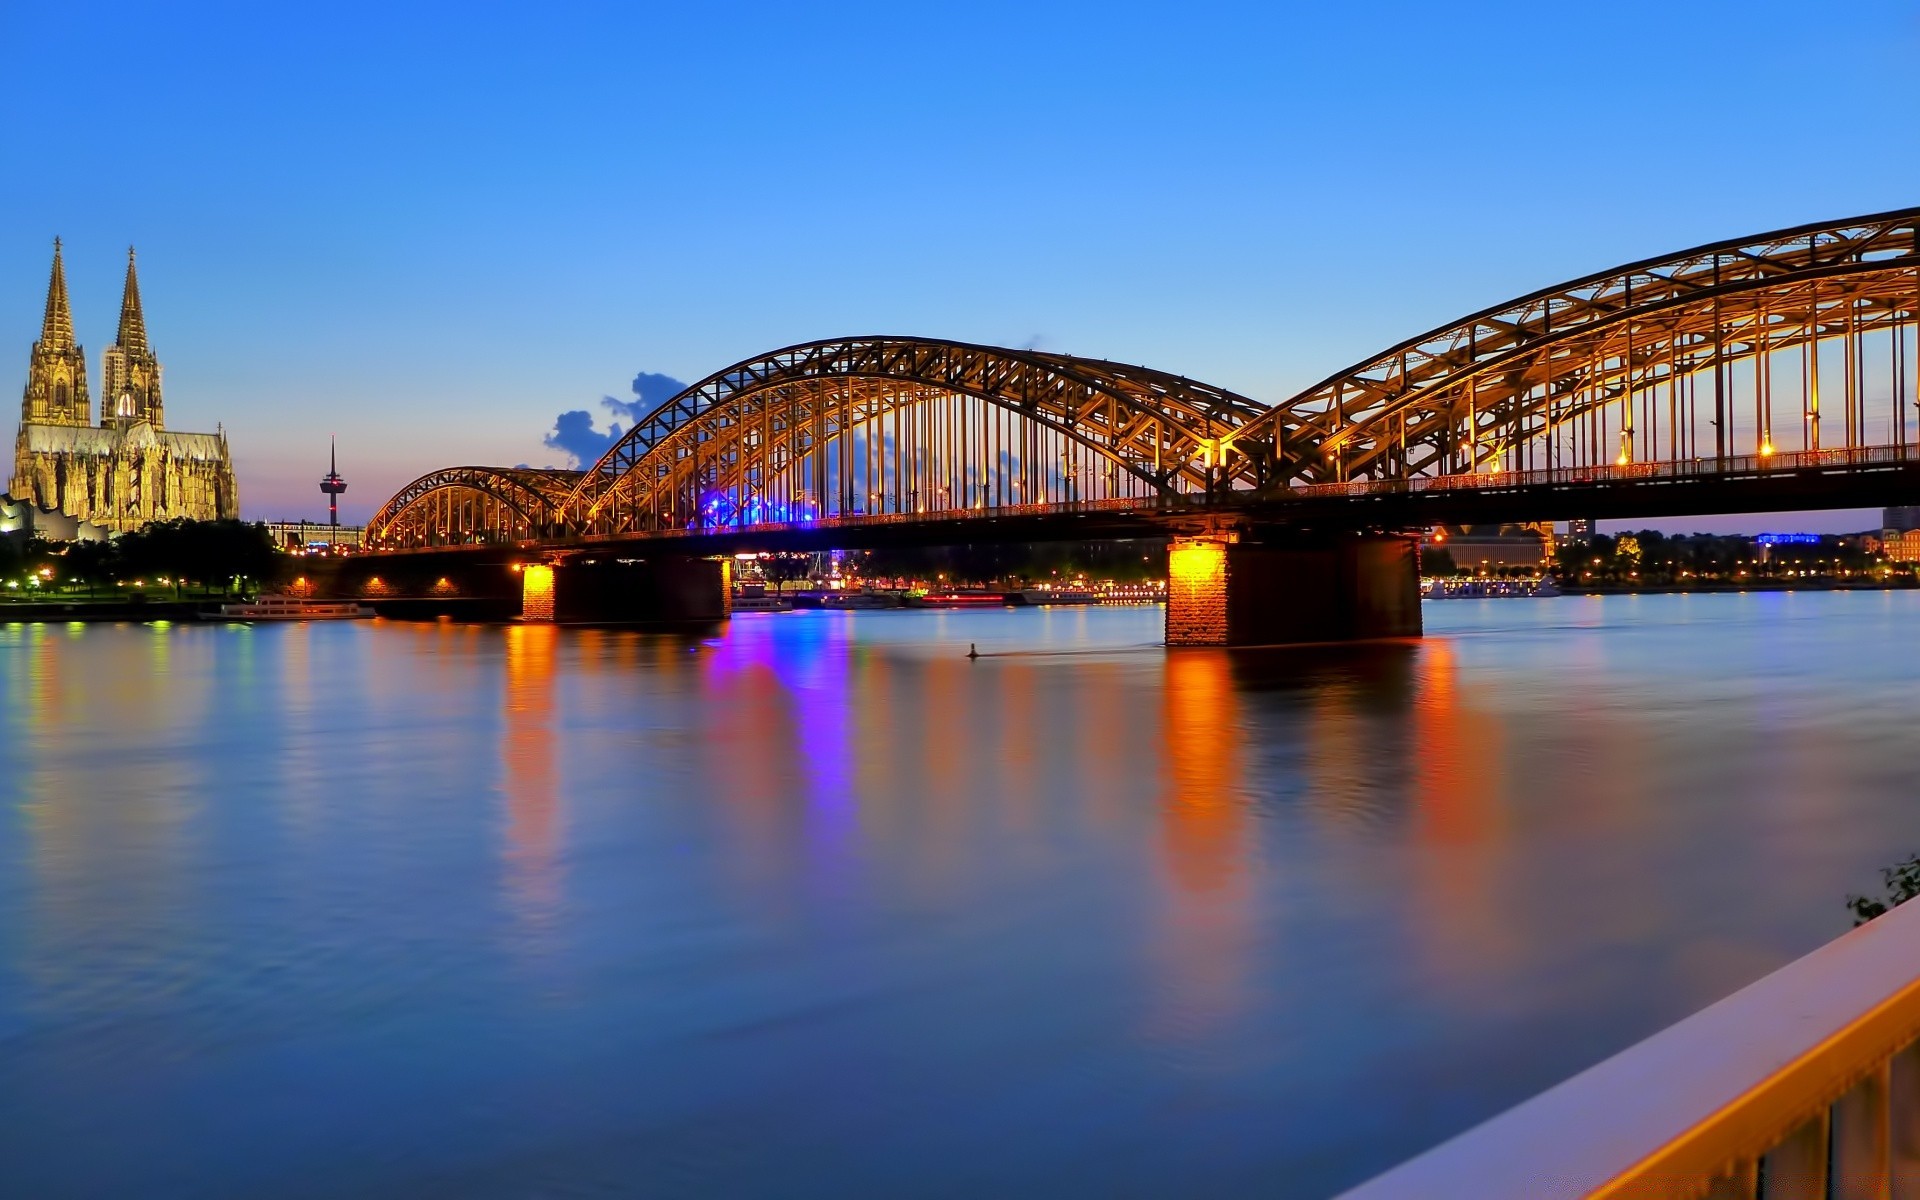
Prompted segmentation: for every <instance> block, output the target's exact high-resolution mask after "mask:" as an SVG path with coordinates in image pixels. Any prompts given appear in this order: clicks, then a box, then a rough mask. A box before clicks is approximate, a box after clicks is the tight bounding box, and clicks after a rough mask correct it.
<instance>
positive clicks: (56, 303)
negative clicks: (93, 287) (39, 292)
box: [40, 238, 73, 351]
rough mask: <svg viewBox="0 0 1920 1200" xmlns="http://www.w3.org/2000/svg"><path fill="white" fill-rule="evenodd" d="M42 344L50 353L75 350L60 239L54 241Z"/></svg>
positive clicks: (41, 335)
mask: <svg viewBox="0 0 1920 1200" xmlns="http://www.w3.org/2000/svg"><path fill="white" fill-rule="evenodd" d="M40 344H41V345H42V346H44V347H46V349H47V350H49V351H59V350H71V349H73V310H72V309H71V308H69V307H68V306H67V270H66V268H65V267H64V266H62V265H61V263H60V239H59V238H55V239H53V275H52V276H51V277H50V278H48V280H47V315H46V319H45V320H43V321H41V323H40Z"/></svg>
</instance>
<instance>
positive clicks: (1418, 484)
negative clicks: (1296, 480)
mask: <svg viewBox="0 0 1920 1200" xmlns="http://www.w3.org/2000/svg"><path fill="white" fill-rule="evenodd" d="M1916 461H1920V447H1913V446H1854V447H1849V448H1844V449H1838V450H1791V451H1780V452H1777V453H1773V454H1729V455H1724V456H1721V457H1719V458H1713V457H1700V458H1693V459H1682V460H1679V461H1660V462H1632V463H1615V464H1612V465H1609V466H1593V467H1546V468H1541V469H1538V470H1532V471H1480V472H1476V473H1473V474H1461V475H1422V476H1417V477H1415V478H1413V479H1356V480H1353V481H1352V482H1349V483H1312V484H1304V485H1302V486H1299V487H1293V488H1289V489H1287V494H1291V495H1295V496H1301V497H1325V496H1378V495H1408V494H1418V493H1421V492H1446V491H1458V490H1463V489H1476V490H1489V489H1505V488H1521V487H1542V486H1549V487H1550V486H1552V485H1554V484H1595V483H1633V482H1638V481H1642V480H1651V479H1697V478H1700V477H1702V476H1709V475H1714V476H1740V475H1757V474H1772V473H1778V472H1783V471H1806V470H1817V469H1822V468H1829V467H1868V466H1894V465H1898V464H1900V463H1908V462H1916ZM1279 499H1281V500H1283V501H1284V499H1285V496H1284V495H1283V496H1281V497H1279Z"/></svg>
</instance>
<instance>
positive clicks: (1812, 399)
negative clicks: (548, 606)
mask: <svg viewBox="0 0 1920 1200" xmlns="http://www.w3.org/2000/svg"><path fill="white" fill-rule="evenodd" d="M1917 237H1920V208H1912V209H1903V210H1900V211H1898V212H1891V213H1882V214H1878V215H1875V216H1868V217H1860V218H1855V219H1852V220H1846V221H1840V222H1833V223H1823V224H1817V225H1804V226H1799V227H1796V228H1793V229H1785V230H1779V231H1776V232H1773V233H1767V234H1762V235H1759V236H1755V237H1748V238H1742V239H1738V240H1733V241H1726V242H1718V243H1714V244H1712V245H1708V246H1701V247H1697V248H1695V249H1692V250H1687V251H1684V252H1682V253H1679V254H1673V255H1668V256H1665V257H1662V258H1657V259H1647V260H1645V261H1641V262H1636V263H1630V264H1627V265H1625V266H1621V267H1616V268H1613V269H1611V270H1608V271H1603V272H1600V273H1598V274H1595V275H1590V276H1587V277H1585V278H1582V279H1578V280H1574V281H1572V282H1570V283H1566V284H1561V285H1559V286H1556V287H1552V288H1547V289H1544V290H1542V291H1538V292H1534V293H1532V294H1530V295H1527V296H1523V297H1520V298H1518V299H1516V300H1512V301H1509V302H1507V303H1504V304H1500V305H1496V306H1495V307H1492V308H1488V309H1485V310H1483V311H1481V312H1477V313H1474V314H1472V315H1470V316H1468V317H1466V318H1464V319H1462V320H1460V321H1457V322H1454V323H1452V324H1449V325H1446V326H1443V327H1441V328H1438V329H1434V330H1431V331H1429V332H1427V333H1424V334H1421V335H1420V336H1418V337H1415V338H1412V339H1410V340H1408V341H1405V342H1402V343H1401V344H1399V345H1397V346H1393V347H1390V348H1389V349H1387V350H1385V351H1383V352H1381V353H1380V354H1377V355H1375V356H1373V357H1371V358H1369V359H1367V360H1366V361H1364V362H1360V363H1357V364H1354V365H1353V366H1350V367H1348V368H1346V369H1344V370H1342V371H1339V372H1337V373H1335V374H1333V375H1331V376H1329V377H1328V378H1326V379H1324V380H1322V381H1320V382H1319V383H1316V384H1314V385H1313V386H1311V387H1309V388H1307V389H1306V390H1304V391H1302V392H1300V393H1299V394H1297V395H1295V396H1292V397H1290V398H1288V399H1285V400H1283V401H1281V402H1279V403H1278V404H1271V405H1269V404H1263V403H1261V402H1259V401H1256V400H1254V399H1251V398H1249V397H1246V396H1242V395H1239V394H1237V393H1234V392H1232V391H1229V390H1227V389H1224V388H1219V387H1214V386H1211V385H1208V384H1204V383H1200V382H1198V381H1195V380H1192V379H1189V378H1186V377H1184V376H1176V375H1170V374H1167V373H1164V372H1161V371H1156V370H1152V369H1149V368H1145V367H1138V366H1131V365H1125V364H1121V363H1114V362H1108V361H1104V360H1096V359H1086V358H1075V357H1072V356H1069V355H1063V354H1052V353H1046V352H1042V351H1038V350H1016V349H1008V348H1003V347H994V346H980V345H970V344H966V343H960V342H948V341H940V340H936V339H929V338H917V337H886V336H878V337H857V338H845V339H837V340H831V341H821V342H811V343H807V344H804V345H797V346H790V347H787V348H785V349H781V350H776V351H773V352H771V353H769V354H764V355H761V356H759V357H756V358H752V359H748V360H745V361H743V362H739V363H735V364H733V365H732V366H729V367H727V368H725V369H723V370H721V371H719V372H716V373H715V374H713V375H710V376H708V377H707V378H705V379H703V380H701V381H700V382H698V383H696V384H694V385H692V386H691V387H689V388H687V389H686V390H685V391H683V392H681V393H680V394H678V395H676V396H674V397H672V398H671V399H669V400H667V401H666V402H665V403H664V404H662V405H660V406H659V407H658V408H657V409H655V410H654V411H653V412H651V413H649V414H648V415H647V416H645V417H644V418H643V419H641V420H640V421H639V422H637V423H636V424H635V426H634V427H633V428H632V429H630V430H628V431H627V432H626V433H625V434H624V435H623V436H622V437H621V438H620V439H619V440H618V441H617V442H616V443H615V444H614V445H613V446H612V448H610V449H609V450H608V451H607V452H606V453H605V454H604V455H602V456H601V458H600V459H599V460H598V461H597V462H595V463H594V464H592V466H590V467H588V468H587V469H586V470H584V471H552V470H529V469H524V468H502V467H483V466H463V467H451V468H447V469H444V470H440V471H435V472H431V473H429V474H427V475H424V476H422V477H421V478H419V479H417V480H415V481H413V482H412V483H410V484H408V485H407V486H406V487H405V488H402V489H401V490H400V491H399V492H398V493H397V494H396V495H395V496H394V497H393V498H392V499H391V500H389V501H388V502H387V503H386V504H385V505H383V506H382V507H381V509H380V510H379V512H378V513H377V514H376V515H375V516H374V518H373V520H372V521H371V522H370V523H369V525H368V531H367V533H368V538H369V541H370V544H371V545H372V546H373V547H374V548H375V549H376V550H378V551H381V552H383V554H384V555H386V556H390V558H391V559H392V560H393V561H399V560H401V559H403V558H406V557H408V556H415V557H419V556H425V557H427V558H433V557H435V556H446V555H449V554H455V553H458V554H460V555H463V556H465V557H473V556H475V555H476V553H479V554H481V556H482V557H484V556H485V555H484V552H485V551H487V550H492V551H494V552H495V555H494V557H495V558H498V557H499V553H498V552H500V551H511V552H512V553H513V554H514V555H517V556H519V559H525V560H527V561H537V562H540V563H541V564H542V565H543V566H546V565H552V566H554V567H555V568H556V569H558V570H559V571H560V572H561V573H562V574H563V575H564V574H566V573H568V572H569V570H570V569H571V568H572V567H573V566H575V565H580V564H587V563H593V562H601V563H606V562H613V561H625V562H628V563H633V562H636V561H643V560H644V561H648V562H653V563H656V564H659V563H666V562H669V561H673V562H680V561H686V562H692V561H695V560H706V559H709V558H711V557H712V556H719V555H727V554H731V553H735V552H741V551H750V550H781V549H813V548H822V547H826V546H835V547H841V548H848V549H858V548H867V547H879V546H886V545H897V544H902V543H913V544H943V543H954V542H973V541H988V540H1025V541H1039V540H1054V539H1084V538H1096V537H1097V538H1107V537H1143V536H1168V537H1172V538H1173V539H1174V542H1173V551H1172V574H1173V580H1172V586H1171V588H1170V596H1171V599H1170V602H1169V609H1168V641H1169V642H1170V643H1182V642H1199V643H1236V642H1263V641H1292V640H1322V639H1326V638H1339V637H1364V636H1382V635H1401V634H1414V633H1418V631H1419V609H1418V603H1417V597H1416V594H1415V587H1416V576H1417V564H1416V561H1415V551H1414V548H1413V542H1412V539H1411V535H1410V531H1413V530H1417V529H1422V528H1425V527H1427V526H1430V525H1433V524H1438V523H1442V522H1465V523H1470V522H1482V521H1517V520H1527V521H1537V520H1554V519H1563V518H1568V517H1595V518H1627V517H1655V516H1679V515H1686V514H1690V513H1701V512H1742V511H1768V510H1779V509H1802V508H1821V507H1851V506H1874V505H1881V504H1888V503H1904V502H1908V501H1910V500H1912V499H1913V497H1914V496H1916V495H1920V375H1917V374H1916V371H1915V367H1914V366H1913V365H1910V364H1914V363H1915V360H1916V359H1920V345H1917V344H1916V340H1915V322H1916V317H1920V244H1917V240H1916V239H1917ZM1909 409H1913V410H1914V411H1913V413H1912V414H1911V416H1912V420H1913V429H1912V432H1911V435H1910V433H1909V427H1908V420H1909V411H1908V410H1909ZM516 561H518V560H516ZM661 569H664V568H661ZM673 570H674V571H679V572H681V573H682V574H684V572H685V570H693V568H685V569H682V568H679V567H676V568H673ZM714 570H717V571H720V572H724V564H719V565H717V566H715V567H714ZM527 577H528V578H529V580H533V581H545V580H547V579H548V578H549V576H548V575H547V574H546V573H545V572H543V571H535V572H531V573H528V575H527ZM676 578H677V576H676ZM716 578H718V576H716ZM541 586H544V583H542V584H541ZM673 586H674V588H675V589H678V590H680V591H685V590H686V588H687V587H694V588H695V590H698V589H699V588H704V587H708V586H709V585H707V584H697V585H696V584H689V583H686V581H685V580H682V581H681V582H680V583H676V584H674V585H673ZM560 590H561V592H562V593H564V592H565V591H566V590H567V589H566V587H565V586H564V585H562V586H561V589H560ZM618 590H619V589H617V588H616V589H615V592H618ZM581 594H582V596H583V597H584V596H585V595H586V594H587V593H586V592H585V591H583V592H582V593H581ZM597 594H598V593H597ZM609 594H610V593H609ZM720 603H721V605H722V607H723V606H724V597H722V598H721V600H720ZM543 606H544V601H543V602H542V604H541V605H539V606H536V610H535V611H536V612H537V611H543ZM565 607H566V605H565V604H564V603H563V604H562V608H563V609H564V608H565ZM576 615H595V610H594V609H593V608H592V606H588V607H586V608H581V609H578V610H577V613H576Z"/></svg>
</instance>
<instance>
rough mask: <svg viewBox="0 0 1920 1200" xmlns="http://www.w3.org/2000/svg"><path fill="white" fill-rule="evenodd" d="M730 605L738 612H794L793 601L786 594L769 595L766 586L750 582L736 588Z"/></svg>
mask: <svg viewBox="0 0 1920 1200" xmlns="http://www.w3.org/2000/svg"><path fill="white" fill-rule="evenodd" d="M729 607H730V608H731V609H732V611H734V612H737V613H750V612H792V611H793V601H791V600H789V599H787V598H786V597H785V596H769V595H767V589H766V588H764V587H762V586H760V585H759V584H755V583H749V584H744V585H742V586H741V587H740V588H738V589H737V590H735V592H734V593H733V600H732V603H731V604H730V605H729Z"/></svg>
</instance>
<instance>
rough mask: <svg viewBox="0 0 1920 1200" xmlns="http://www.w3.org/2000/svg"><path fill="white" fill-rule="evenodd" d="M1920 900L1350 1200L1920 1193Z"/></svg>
mask: <svg viewBox="0 0 1920 1200" xmlns="http://www.w3.org/2000/svg"><path fill="white" fill-rule="evenodd" d="M1916 1035H1920V904H1911V905H1906V906H1903V907H1901V908H1897V909H1894V910H1893V911H1892V912H1891V913H1888V914H1887V915H1886V916H1883V917H1880V918H1878V919H1877V920H1874V921H1871V922H1869V923H1868V924H1866V925H1864V926H1862V927H1861V928H1859V929H1856V930H1854V931H1853V932H1851V933H1849V934H1847V935H1846V936H1844V937H1841V938H1839V939H1837V940H1835V941H1833V942H1829V943H1828V944H1827V945H1825V946H1822V947H1821V948H1820V949H1818V950H1816V951H1814V952H1813V953H1812V954H1809V955H1807V956H1806V957H1805V958H1801V959H1798V960H1796V961H1794V962H1792V963H1789V964H1788V965H1787V966H1785V967H1782V968H1781V969H1780V970H1778V971H1775V972H1774V973H1773V974H1771V975H1769V976H1767V977H1766V978H1765V979H1762V980H1760V981H1759V982H1758V983H1755V984H1753V985H1751V986H1750V987H1747V988H1745V989H1743V990H1741V991H1738V992H1735V993H1734V994H1733V995H1731V996H1729V997H1727V998H1726V999H1725V1000H1722V1001H1720V1002H1719V1003H1718V1004H1715V1005H1713V1006H1712V1007H1710V1008H1707V1009H1705V1010H1703V1011H1701V1012H1699V1013H1696V1014H1694V1015H1693V1016H1691V1017H1688V1018H1687V1019H1686V1020H1684V1021H1682V1022H1680V1023H1679V1024H1677V1025H1674V1026H1672V1027H1670V1028H1668V1029H1666V1030H1663V1031H1662V1032H1660V1033H1657V1034H1655V1035H1654V1036H1652V1037H1650V1038H1648V1039H1647V1040H1646V1041H1644V1042H1641V1043H1640V1044H1639V1045H1637V1046H1634V1047H1632V1048H1630V1049H1628V1050H1626V1051H1623V1052H1622V1053H1620V1054H1617V1055H1615V1056H1614V1057H1612V1058H1610V1059H1608V1060H1606V1061H1605V1062H1603V1063H1601V1064H1599V1065H1598V1066H1596V1067H1593V1068H1591V1069H1589V1070H1587V1071H1585V1072H1582V1073H1581V1074H1579V1075H1576V1076H1574V1077H1573V1078H1572V1079H1569V1080H1568V1081H1567V1082H1565V1083H1563V1084H1561V1085H1559V1086H1558V1087H1555V1088H1553V1089H1551V1090H1550V1091H1547V1092H1544V1093H1542V1094H1541V1095H1539V1096H1537V1097H1535V1098H1534V1099H1532V1100H1529V1101H1527V1102H1526V1103H1524V1104H1522V1105H1520V1106H1519V1107H1518V1108H1515V1109H1512V1110H1509V1111H1508V1112H1506V1113H1503V1114H1501V1115H1500V1116H1498V1117H1495V1118H1494V1119H1493V1120H1491V1121H1488V1122H1487V1123H1486V1124H1484V1125H1481V1126H1479V1127H1478V1128H1475V1129H1471V1130H1469V1131H1467V1132H1466V1133H1464V1134H1462V1135H1460V1136H1459V1137H1457V1138H1455V1139H1453V1140H1452V1141H1450V1142H1446V1143H1444V1144H1443V1145H1441V1146H1439V1147H1437V1148H1435V1149H1433V1150H1430V1151H1428V1152H1427V1153H1425V1154H1423V1155H1421V1156H1420V1157H1418V1158H1416V1159H1413V1160H1412V1161H1410V1162H1408V1163H1406V1164H1404V1165H1402V1166H1400V1167H1397V1168H1395V1169H1394V1170H1392V1171H1389V1172H1387V1173H1386V1174H1385V1175H1382V1176H1380V1177H1379V1178H1377V1179H1375V1180H1373V1181H1372V1182H1370V1183H1367V1184H1363V1185H1362V1186H1360V1187H1358V1188H1356V1189H1354V1190H1353V1191H1351V1192H1348V1193H1346V1195H1345V1196H1344V1197H1343V1198H1342V1200H1416V1198H1417V1200H1445V1198H1448V1197H1460V1198H1462V1200H1464V1198H1466V1197H1473V1198H1474V1200H1508V1198H1511V1200H1522V1198H1524V1200H1553V1198H1555V1197H1574V1196H1595V1197H1607V1198H1609V1200H1624V1198H1626V1197H1649V1198H1651V1197H1659V1198H1661V1200H1686V1198H1689V1197H1710V1198H1711V1200H1733V1198H1735V1197H1739V1198H1740V1200H1755V1198H1758V1200H1781V1198H1785V1197H1791V1198H1793V1200H1801V1198H1806V1200H1827V1198H1829V1197H1831V1198H1833V1200H1868V1198H1872V1200H1916V1198H1920V1047H1916V1045H1915V1038H1916Z"/></svg>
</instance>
